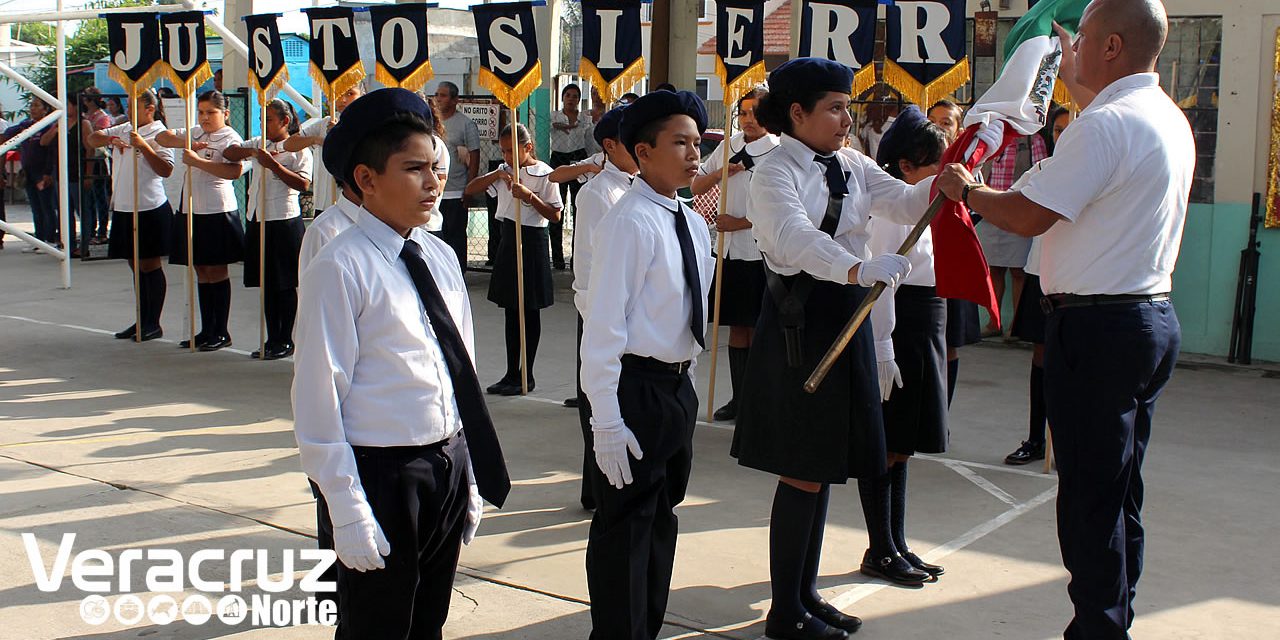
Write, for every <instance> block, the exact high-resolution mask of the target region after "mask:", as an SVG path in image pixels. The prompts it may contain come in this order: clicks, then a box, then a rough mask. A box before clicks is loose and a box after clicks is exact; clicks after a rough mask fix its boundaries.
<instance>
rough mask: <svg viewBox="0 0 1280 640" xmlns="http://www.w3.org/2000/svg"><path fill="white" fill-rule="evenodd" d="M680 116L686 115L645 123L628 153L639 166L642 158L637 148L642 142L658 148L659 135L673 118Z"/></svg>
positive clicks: (637, 132)
mask: <svg viewBox="0 0 1280 640" xmlns="http://www.w3.org/2000/svg"><path fill="white" fill-rule="evenodd" d="M679 115H685V114H682V113H673V114H671V115H668V116H665V117H662V118H658V119H656V120H650V121H648V122H646V123H644V125H642V126H641V127H640V130H639V131H636V137H635V139H633V140H632V141H631V142H630V144H628V145H627V153H630V154H631V158H632V159H634V160H635V161H636V165H637V166H639V164H640V156H638V155H636V147H637V146H639V144H640V143H641V142H643V143H645V144H647V145H649V146H650V147H656V146H658V134H659V133H661V132H662V128H663V127H665V126H667V123H668V122H670V121H671V119H672V118H674V117H676V116H679Z"/></svg>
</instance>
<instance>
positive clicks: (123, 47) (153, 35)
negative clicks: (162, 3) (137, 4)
mask: <svg viewBox="0 0 1280 640" xmlns="http://www.w3.org/2000/svg"><path fill="white" fill-rule="evenodd" d="M103 17H104V18H106V20H107V49H108V52H109V53H110V61H111V63H110V64H109V65H108V67H107V75H108V76H110V77H111V79H112V80H115V81H116V82H119V83H120V86H122V87H124V91H125V93H127V94H129V97H131V98H132V97H136V96H137V95H138V94H139V93H141V92H142V91H144V90H146V89H147V88H148V87H150V85H151V83H152V82H154V81H155V79H156V78H158V77H160V76H161V75H163V74H164V63H163V62H162V61H161V60H160V25H159V23H158V22H156V14H154V13H109V14H106V15H104V16H103Z"/></svg>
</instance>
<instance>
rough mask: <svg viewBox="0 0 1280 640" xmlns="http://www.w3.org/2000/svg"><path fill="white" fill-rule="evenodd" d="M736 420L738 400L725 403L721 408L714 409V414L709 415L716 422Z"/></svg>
mask: <svg viewBox="0 0 1280 640" xmlns="http://www.w3.org/2000/svg"><path fill="white" fill-rule="evenodd" d="M737 418H738V399H737V398H734V399H733V400H730V401H728V402H726V403H725V405H724V406H723V407H720V408H719V409H716V412H715V413H713V414H711V419H712V420H715V421H716V422H725V421H728V420H736V419H737Z"/></svg>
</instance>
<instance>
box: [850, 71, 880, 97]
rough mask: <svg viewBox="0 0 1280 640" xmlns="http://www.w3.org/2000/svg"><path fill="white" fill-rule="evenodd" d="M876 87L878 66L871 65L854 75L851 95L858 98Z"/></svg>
mask: <svg viewBox="0 0 1280 640" xmlns="http://www.w3.org/2000/svg"><path fill="white" fill-rule="evenodd" d="M874 86H876V66H875V65H874V64H869V65H867V66H865V67H863V68H861V69H858V70H857V71H855V72H854V73H853V90H852V91H850V92H849V95H852V96H853V97H855V98H856V97H858V96H860V95H862V94H864V93H866V92H867V90H868V89H870V88H871V87H874Z"/></svg>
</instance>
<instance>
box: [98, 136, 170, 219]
mask: <svg viewBox="0 0 1280 640" xmlns="http://www.w3.org/2000/svg"><path fill="white" fill-rule="evenodd" d="M164 130H165V126H164V123H163V122H160V121H159V120H153V121H151V124H145V125H142V126H141V127H139V128H138V135H141V136H142V139H143V140H146V141H147V144H148V145H150V146H151V148H152V149H153V150H154V151H155V152H156V155H158V156H160V158H161V159H163V160H165V161H166V162H168V163H169V164H173V149H170V148H168V147H164V146H161V145H159V144H157V143H156V135H157V134H159V133H160V132H162V131H164ZM102 133H104V134H106V135H108V136H112V137H115V138H120V139H122V140H124V141H125V142H128V141H129V135H130V134H131V133H133V125H131V124H120V125H116V126H114V127H107V128H106V129H103V130H102ZM131 153H137V152H136V151H134V150H133V149H117V148H115V147H111V160H112V162H113V171H112V172H111V182H112V190H111V210H112V211H133V159H132V158H131V157H130V155H129V154H131ZM168 201H169V197H168V196H166V195H165V192H164V178H161V177H160V176H159V175H157V174H156V172H155V171H154V170H152V169H151V165H150V164H148V163H147V160H146V158H144V157H143V156H142V154H140V153H139V154H138V211H150V210H152V209H155V208H156V207H159V206H160V205H162V204H164V203H166V202H168Z"/></svg>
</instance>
